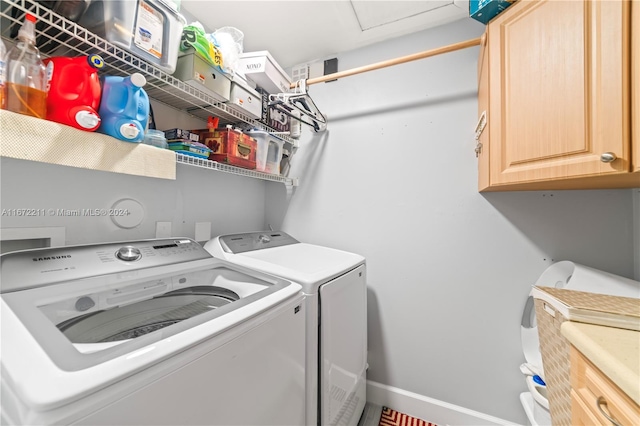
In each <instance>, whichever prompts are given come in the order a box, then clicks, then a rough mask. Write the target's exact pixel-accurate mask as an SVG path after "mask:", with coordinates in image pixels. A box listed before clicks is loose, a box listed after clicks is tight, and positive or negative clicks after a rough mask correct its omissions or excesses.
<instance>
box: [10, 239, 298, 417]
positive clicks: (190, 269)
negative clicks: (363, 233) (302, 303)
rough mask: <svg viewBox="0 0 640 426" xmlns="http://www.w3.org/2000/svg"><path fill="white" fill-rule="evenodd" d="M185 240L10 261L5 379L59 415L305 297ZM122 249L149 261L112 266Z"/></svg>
mask: <svg viewBox="0 0 640 426" xmlns="http://www.w3.org/2000/svg"><path fill="white" fill-rule="evenodd" d="M180 241H182V243H181V244H177V245H176V244H175V242H174V241H166V240H161V241H158V240H150V241H138V242H132V243H126V244H125V245H124V246H123V244H122V243H116V244H102V245H92V246H76V247H61V248H52V249H43V250H27V251H22V252H14V253H8V254H5V255H2V257H0V260H1V265H2V269H1V270H0V272H1V273H2V293H1V294H0V303H1V309H0V318H1V323H0V324H1V326H2V345H3V347H2V358H1V359H0V362H1V364H2V378H3V381H6V382H7V383H8V384H9V386H10V387H11V389H12V391H13V392H15V393H16V394H17V395H19V396H20V399H21V400H22V401H24V402H25V404H28V405H29V406H31V407H33V408H34V409H36V410H48V409H53V408H56V407H59V406H62V405H64V404H67V403H69V402H72V401H74V400H77V399H79V398H82V397H83V396H85V395H87V394H89V393H92V392H95V391H96V390H98V389H100V388H102V387H105V386H107V385H109V384H110V383H113V382H115V381H117V380H121V379H123V378H125V377H127V376H130V375H131V374H134V373H135V372H137V371H139V370H141V369H144V368H146V367H148V366H149V365H152V364H154V363H157V362H159V361H161V360H163V359H165V358H168V357H170V356H172V355H174V354H176V353H178V352H181V351H184V350H185V349H186V348H190V347H192V346H194V345H197V344H198V343H201V342H203V341H205V340H208V339H212V338H215V336H217V335H220V334H222V333H224V332H225V331H227V330H230V329H231V328H233V327H236V326H238V325H239V324H241V323H243V322H244V321H246V320H248V319H249V318H252V317H254V316H256V315H259V314H261V313H262V312H266V311H267V310H270V309H272V308H274V307H275V306H277V305H279V304H280V303H283V302H284V301H286V300H289V299H290V298H291V297H295V296H296V295H299V294H300V290H301V287H300V286H299V285H297V284H295V283H292V282H290V281H287V280H284V279H281V278H278V277H273V276H270V275H267V274H264V273H260V272H257V271H255V270H250V269H247V268H244V267H242V266H239V265H234V264H232V263H230V262H227V261H224V260H220V259H215V258H213V257H212V256H211V255H209V254H208V253H207V252H206V251H205V250H204V249H203V248H202V247H201V246H200V245H199V244H197V243H195V242H194V241H191V240H186V239H181V240H180ZM122 247H129V250H128V253H131V252H140V253H142V255H141V257H140V258H138V259H136V260H134V261H124V260H122V259H119V258H116V261H112V258H115V256H117V253H119V252H120V248H122ZM154 247H155V248H154ZM133 249H136V250H133ZM107 254H108V255H107ZM34 259H36V260H35V261H34ZM39 259H42V260H39ZM189 259H190V260H189ZM43 276H45V277H47V276H48V277H49V279H48V280H47V279H46V278H43Z"/></svg>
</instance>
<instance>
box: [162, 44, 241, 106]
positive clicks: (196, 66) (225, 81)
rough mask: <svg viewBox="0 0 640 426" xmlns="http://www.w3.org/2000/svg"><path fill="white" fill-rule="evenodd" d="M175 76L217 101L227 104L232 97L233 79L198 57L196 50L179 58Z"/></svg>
mask: <svg viewBox="0 0 640 426" xmlns="http://www.w3.org/2000/svg"><path fill="white" fill-rule="evenodd" d="M189 52H190V53H189ZM173 76H174V77H175V78H177V79H178V80H181V81H183V82H184V83H185V84H188V85H189V86H191V87H193V88H195V89H198V90H200V91H202V92H204V93H207V94H208V95H209V96H211V97H212V98H214V99H215V100H217V101H220V102H226V101H228V100H229V96H231V79H229V77H227V76H226V75H224V74H223V73H222V72H220V71H218V70H217V69H216V68H215V67H214V66H213V65H211V64H209V63H208V62H207V61H205V60H204V59H202V58H201V57H199V56H198V55H196V53H195V50H188V51H187V53H186V54H182V55H181V56H180V57H179V58H178V64H177V65H176V71H175V72H174V73H173Z"/></svg>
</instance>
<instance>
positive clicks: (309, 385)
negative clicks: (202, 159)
mask: <svg viewBox="0 0 640 426" xmlns="http://www.w3.org/2000/svg"><path fill="white" fill-rule="evenodd" d="M205 249H207V250H208V251H209V252H210V253H211V254H213V255H214V256H215V257H218V258H221V259H226V260H228V261H230V262H233V263H234V264H237V265H241V266H244V267H247V268H251V269H255V270H259V271H262V272H266V273H269V274H272V275H275V276H278V277H281V278H285V279H287V280H291V281H293V282H297V283H299V284H300V285H302V291H303V293H304V296H305V299H304V306H305V310H306V332H307V345H306V346H307V350H306V369H307V379H306V400H307V414H306V419H307V421H306V424H307V425H356V424H357V423H358V420H359V419H360V416H361V414H362V411H363V409H364V405H365V402H366V368H367V303H366V300H367V294H366V292H367V289H366V268H365V259H364V258H363V257H362V256H359V255H357V254H353V253H348V252H344V251H341V250H335V249H331V248H327V247H322V246H317V245H312V244H305V243H301V242H299V241H297V240H295V239H294V238H292V237H291V236H289V235H287V234H285V233H284V232H254V233H243V234H234V235H224V236H220V237H217V238H214V239H212V240H211V241H209V242H207V243H206V244H205Z"/></svg>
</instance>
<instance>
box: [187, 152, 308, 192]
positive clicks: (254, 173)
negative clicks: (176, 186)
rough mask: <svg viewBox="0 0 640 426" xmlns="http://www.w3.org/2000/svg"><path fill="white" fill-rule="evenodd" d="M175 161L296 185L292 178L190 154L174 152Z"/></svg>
mask: <svg viewBox="0 0 640 426" xmlns="http://www.w3.org/2000/svg"><path fill="white" fill-rule="evenodd" d="M176 161H177V162H178V163H182V164H188V165H190V166H195V167H201V168H204V169H210V170H218V171H220V172H226V173H232V174H234V175H240V176H246V177H251V178H256V179H262V180H268V181H271V182H280V183H284V184H285V185H287V186H297V181H296V179H294V178H290V177H286V176H280V175H272V174H269V173H263V172H258V171H255V170H249V169H243V168H241V167H235V166H231V165H229V164H224V163H218V162H216V161H209V160H205V159H204V158H198V157H192V156H190V155H185V154H180V153H179V152H176Z"/></svg>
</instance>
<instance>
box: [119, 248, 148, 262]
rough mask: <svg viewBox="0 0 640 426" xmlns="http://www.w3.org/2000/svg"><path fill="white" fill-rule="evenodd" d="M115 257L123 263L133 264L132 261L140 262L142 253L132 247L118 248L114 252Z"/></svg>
mask: <svg viewBox="0 0 640 426" xmlns="http://www.w3.org/2000/svg"><path fill="white" fill-rule="evenodd" d="M116 257H117V258H118V259H120V260H124V261H125V262H133V261H134V260H140V258H141V257H142V252H141V251H140V249H138V248H136V247H133V246H124V247H120V249H118V251H117V252H116Z"/></svg>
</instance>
